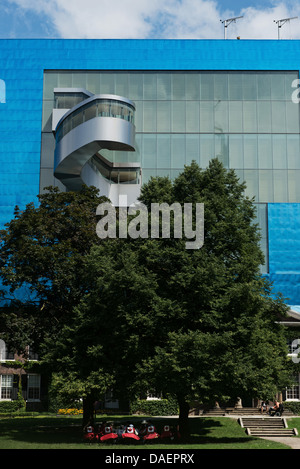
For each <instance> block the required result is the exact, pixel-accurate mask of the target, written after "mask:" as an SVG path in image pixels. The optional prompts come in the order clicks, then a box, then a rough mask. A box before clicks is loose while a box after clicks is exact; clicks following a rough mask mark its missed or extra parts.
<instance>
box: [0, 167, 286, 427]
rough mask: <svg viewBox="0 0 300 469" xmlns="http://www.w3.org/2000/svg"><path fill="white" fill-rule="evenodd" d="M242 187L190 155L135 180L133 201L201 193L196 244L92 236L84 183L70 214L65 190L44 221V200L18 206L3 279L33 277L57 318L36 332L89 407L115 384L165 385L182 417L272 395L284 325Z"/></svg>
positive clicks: (281, 372)
mask: <svg viewBox="0 0 300 469" xmlns="http://www.w3.org/2000/svg"><path fill="white" fill-rule="evenodd" d="M244 190H245V185H244V184H241V183H240V182H239V180H238V178H237V176H236V175H235V173H234V171H227V170H226V169H225V168H224V167H223V165H222V164H221V163H220V162H219V161H218V160H212V161H211V162H210V164H209V167H208V168H207V169H205V170H201V169H200V168H199V167H198V165H197V164H196V163H195V162H193V163H192V164H191V165H189V166H186V167H185V169H184V171H183V172H182V173H181V174H180V175H179V176H178V177H177V178H176V179H175V180H174V182H171V181H170V180H169V179H168V178H160V177H157V178H151V179H150V181H149V182H148V183H147V184H145V185H144V186H143V188H142V191H141V196H140V201H141V202H142V203H143V204H144V205H145V206H146V207H148V208H149V209H150V208H151V204H153V203H162V202H166V203H168V204H172V203H175V202H176V203H180V204H184V203H192V204H197V203H202V204H204V244H203V246H202V247H201V249H186V245H185V240H184V239H178V238H175V237H174V236H171V237H170V238H160V239H151V237H149V238H137V239H130V238H129V237H128V238H123V239H120V238H115V239H105V240H99V239H97V240H96V239H95V216H94V215H95V211H94V212H93V214H92V213H91V211H93V210H94V209H95V204H99V199H98V197H97V195H96V193H95V192H93V190H91V189H89V190H88V189H87V188H85V189H84V199H85V198H86V197H87V194H89V196H88V201H89V203H88V209H87V211H86V210H84V211H83V212H82V210H81V208H82V207H81V205H80V203H79V205H77V203H76V202H75V201H76V200H77V197H78V198H79V201H80V197H83V195H80V194H79V195H75V194H70V195H69V196H68V197H70V198H71V199H72V201H73V203H74V204H75V206H76V207H77V208H76V210H75V212H74V211H72V212H70V214H69V215H67V214H66V211H67V209H68V207H69V204H68V203H67V204H66V205H65V206H64V209H63V210H64V215H63V216H62V215H61V213H62V209H61V208H60V203H61V202H60V200H59V198H60V197H61V198H62V199H63V196H62V195H60V194H58V193H54V192H53V191H50V195H49V197H50V198H51V197H53V199H56V198H57V201H55V204H54V206H55V208H54V210H53V219H51V220H52V221H51V222H50V221H49V220H48V222H47V225H44V224H43V223H44V222H45V219H44V216H43V215H44V212H43V210H42V209H41V211H40V212H39V214H36V211H35V210H34V209H33V208H32V207H29V208H28V210H27V212H26V211H25V212H24V213H23V214H20V213H18V214H17V217H16V219H15V220H14V221H12V222H11V224H10V225H9V227H8V229H7V230H6V231H4V232H3V233H2V243H3V244H2V250H1V252H0V255H1V259H2V278H4V280H5V281H6V282H7V284H10V285H12V286H13V287H14V286H15V285H20V284H21V283H22V282H28V283H30V284H32V289H33V291H34V292H35V293H37V294H38V296H39V298H40V299H41V301H39V308H40V309H39V311H42V305H43V304H45V305H49V308H47V313H46V317H45V324H46V325H47V324H48V322H49V321H50V319H49V317H50V318H53V316H55V318H56V320H57V321H58V323H59V328H58V327H53V328H52V326H51V333H47V334H44V335H43V339H42V343H43V345H44V350H45V353H44V361H45V362H47V363H51V364H52V365H55V371H56V372H57V375H56V379H57V383H59V385H60V386H61V389H64V391H65V392H66V393H67V392H69V393H70V394H71V393H72V392H74V389H77V391H78V393H79V392H80V393H81V396H84V397H85V398H86V401H87V402H89V409H91V402H92V400H93V399H94V398H95V396H96V395H98V396H99V395H100V394H101V393H104V392H105V390H107V389H109V388H111V387H112V388H113V389H114V392H115V395H116V396H120V397H122V398H129V399H130V398H131V399H132V398H134V397H135V396H136V395H137V394H138V393H141V392H146V391H152V390H155V391H157V392H163V393H170V394H172V395H175V396H176V397H177V400H178V403H179V405H180V413H181V424H182V426H183V428H184V425H185V423H186V419H187V416H188V402H189V401H190V400H194V399H197V400H198V401H199V402H200V403H203V404H204V403H212V402H214V401H216V400H217V401H223V400H229V399H236V398H237V397H242V396H244V395H252V396H253V397H268V398H271V397H273V396H274V394H275V392H276V390H278V389H281V388H282V387H283V386H285V385H286V384H287V382H288V374H289V366H288V361H287V358H286V354H287V349H286V341H285V334H284V330H283V328H282V327H281V326H280V324H278V323H277V319H278V317H279V316H280V315H285V313H286V306H285V304H284V302H283V301H282V300H281V299H280V298H273V296H272V294H271V286H270V285H269V283H268V282H267V280H266V279H264V278H263V277H262V276H261V275H260V265H261V264H262V263H263V261H264V259H263V254H262V252H261V249H260V246H259V240H260V235H259V230H258V227H257V225H256V223H255V207H254V204H253V200H249V199H248V198H247V197H245V195H244ZM89 191H91V192H89ZM43 197H44V199H43V198H42V200H41V201H42V202H43V200H47V196H43ZM73 198H74V199H73ZM53 203H54V200H53ZM47 207H48V204H47ZM84 207H86V206H85V205H84ZM47 210H48V208H47ZM47 210H46V219H47V218H48V212H47ZM56 211H57V217H58V220H56V215H55V213H56ZM50 212H51V213H52V210H51V211H50ZM83 214H86V217H85V216H84V217H83ZM33 215H34V216H36V219H35V218H34V216H33ZM30 216H31V217H33V218H34V220H35V223H34V224H33V223H32V219H31V220H29V218H30ZM38 220H40V222H38ZM150 222H151V218H150V217H149V223H150ZM194 222H195V219H194ZM73 223H74V227H73ZM54 227H55V228H54ZM48 230H49V234H48ZM77 230H79V231H77ZM27 232H29V236H27ZM57 232H58V233H60V232H62V233H64V235H63V236H62V238H58V236H55V233H57ZM51 233H53V235H52V237H51V242H48V241H47V242H45V241H44V240H45V238H46V239H47V240H48V239H49V236H50V234H51ZM70 235H71V239H69V236H70ZM24 236H25V238H24ZM19 237H21V241H19V242H18V238H19ZM77 243H78V244H77ZM43 251H45V254H44V253H43V254H41V253H42V252H43ZM26 253H28V254H30V255H27V254H26ZM40 255H41V257H39V256H40ZM36 260H37V262H35V261H36ZM56 301H57V303H58V305H57V307H56V306H55V308H54V309H51V308H53V305H56ZM50 305H51V307H50ZM52 311H53V312H52ZM59 312H61V316H59ZM66 313H67V314H66ZM48 315H50V316H48ZM36 318H39V316H38V315H37V316H36ZM70 318H71V320H70ZM39 319H40V318H39ZM39 319H37V321H39ZM51 321H52V319H51ZM39 324H40V322H39ZM51 324H52V323H51ZM40 327H41V326H40Z"/></svg>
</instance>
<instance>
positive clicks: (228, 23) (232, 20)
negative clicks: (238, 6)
mask: <svg viewBox="0 0 300 469" xmlns="http://www.w3.org/2000/svg"><path fill="white" fill-rule="evenodd" d="M240 18H244V17H243V16H236V17H235V18H228V19H227V20H220V21H221V22H222V23H223V24H224V39H227V28H228V26H229V25H230V24H231V23H236V20H239V19H240Z"/></svg>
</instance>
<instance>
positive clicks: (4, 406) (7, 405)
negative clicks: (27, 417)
mask: <svg viewBox="0 0 300 469" xmlns="http://www.w3.org/2000/svg"><path fill="white" fill-rule="evenodd" d="M19 410H20V403H19V402H18V401H17V400H15V401H0V413H4V414H6V413H7V414H11V413H12V412H18V411H19Z"/></svg>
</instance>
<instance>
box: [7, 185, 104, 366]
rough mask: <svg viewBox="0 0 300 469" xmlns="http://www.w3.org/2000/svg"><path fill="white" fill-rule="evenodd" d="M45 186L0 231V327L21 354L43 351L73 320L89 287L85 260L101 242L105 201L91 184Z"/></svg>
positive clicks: (10, 343)
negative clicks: (0, 291)
mask: <svg viewBox="0 0 300 469" xmlns="http://www.w3.org/2000/svg"><path fill="white" fill-rule="evenodd" d="M46 189H47V190H46V192H45V193H43V194H41V195H39V196H38V199H39V200H38V204H37V206H35V205H34V204H33V203H31V204H29V205H27V206H26V208H25V209H24V210H23V211H21V210H19V209H18V208H16V209H15V217H14V218H13V220H11V221H10V222H9V223H8V224H7V225H6V228H5V229H4V230H2V231H1V232H0V240H1V246H0V276H1V282H2V285H3V286H4V287H5V296H4V298H3V300H2V307H1V309H0V330H1V333H2V334H3V338H4V339H5V341H6V342H7V344H8V345H9V346H10V348H12V349H16V350H18V351H19V352H23V353H24V352H25V351H26V347H27V346H28V345H29V346H30V347H31V349H34V350H35V351H36V352H37V353H39V354H41V351H42V350H41V346H42V345H43V344H44V343H45V340H46V339H47V340H48V341H49V342H51V341H53V340H55V339H56V338H58V337H59V335H60V333H61V329H62V327H63V326H65V325H68V324H72V322H73V320H74V315H73V310H74V306H76V305H77V304H78V303H79V302H80V300H81V299H82V297H83V296H84V295H85V294H86V293H87V292H88V290H89V284H88V283H87V281H86V275H85V271H84V266H83V259H84V258H85V256H86V255H87V254H88V253H89V252H90V249H91V247H92V246H93V245H94V244H95V243H98V242H99V241H100V240H99V238H98V237H97V235H96V230H95V227H96V222H97V220H98V218H99V217H97V216H96V208H97V206H98V205H99V204H100V203H101V202H104V201H106V200H107V199H106V198H103V197H99V194H98V190H96V189H95V188H93V187H90V188H88V187H86V186H84V187H83V188H82V190H81V191H79V192H60V191H59V190H58V189H57V188H53V187H48V188H46ZM19 292H20V293H19ZM52 365H55V364H54V363H52ZM53 369H55V367H54V368H53Z"/></svg>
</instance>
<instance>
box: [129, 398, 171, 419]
mask: <svg viewBox="0 0 300 469" xmlns="http://www.w3.org/2000/svg"><path fill="white" fill-rule="evenodd" d="M178 412H179V410H178V404H177V401H176V400H175V399H173V398H171V397H170V398H168V399H158V400H148V399H137V400H136V401H134V402H131V403H130V413H131V414H144V415H152V416H158V415H162V416H166V415H178Z"/></svg>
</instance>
